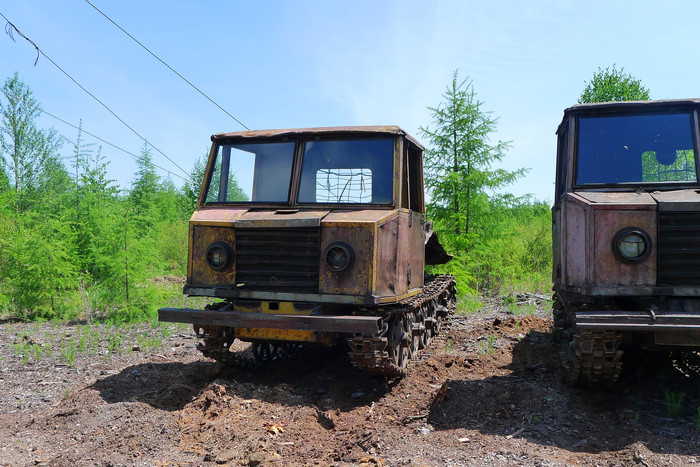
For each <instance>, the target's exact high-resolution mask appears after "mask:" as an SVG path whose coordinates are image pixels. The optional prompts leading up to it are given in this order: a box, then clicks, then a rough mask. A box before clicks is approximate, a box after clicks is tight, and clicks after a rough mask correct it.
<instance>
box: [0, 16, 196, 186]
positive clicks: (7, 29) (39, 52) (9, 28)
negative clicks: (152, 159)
mask: <svg viewBox="0 0 700 467" xmlns="http://www.w3.org/2000/svg"><path fill="white" fill-rule="evenodd" d="M0 16H2V17H3V18H4V19H5V21H7V24H8V26H6V27H5V32H6V33H7V35H8V36H10V39H12V40H13V41H14V40H15V38H14V37H13V36H12V30H14V31H15V32H16V33H17V34H19V35H20V37H22V38H23V39H25V40H26V41H27V42H29V43H30V44H32V46H34V48H35V49H36V53H37V57H36V60H35V61H34V66H36V63H37V61H38V60H39V56H40V55H43V56H44V57H45V58H46V59H47V60H48V61H49V62H51V63H52V64H53V66H55V67H56V68H58V70H59V71H60V72H61V73H63V74H64V75H66V76H67V77H68V78H69V79H70V80H71V81H73V82H74V83H75V84H76V85H77V86H78V87H79V88H80V89H82V90H83V91H84V92H85V93H86V94H88V95H89V96H90V97H92V98H93V99H94V100H96V101H97V102H98V103H99V104H100V105H102V107H104V108H105V109H107V111H108V112H109V113H111V114H112V115H113V116H114V118H116V119H117V120H119V121H120V122H121V123H122V125H124V126H125V127H127V128H128V129H129V130H131V132H132V133H134V134H135V135H136V136H138V137H139V138H141V140H143V141H144V142H145V143H147V144H149V145H150V146H151V147H152V148H153V149H155V150H156V151H157V152H158V153H160V154H161V155H162V156H163V157H165V158H166V159H167V160H169V161H170V162H171V163H172V164H173V165H174V166H175V167H177V168H178V169H180V171H182V173H183V174H185V175H186V176H189V174H188V173H187V172H186V171H185V169H183V168H182V167H180V166H179V165H178V163H177V162H175V161H174V160H172V159H171V158H170V157H168V156H167V155H166V154H165V153H164V152H163V151H161V150H160V149H158V148H157V147H156V146H154V145H153V144H152V143H149V142H148V140H147V139H146V138H144V137H143V136H141V134H139V132H137V131H136V130H134V129H133V128H132V127H131V126H130V125H129V124H128V123H126V122H125V121H124V120H123V119H122V118H121V117H119V115H117V114H116V113H114V111H113V110H112V109H110V108H109V107H108V106H107V104H105V103H104V102H102V101H101V100H100V99H98V98H97V96H95V95H94V94H93V93H91V92H90V91H88V90H87V89H85V87H84V86H83V85H82V84H80V83H79V82H78V81H76V80H75V78H73V77H72V76H71V75H69V74H68V72H66V71H65V70H64V69H63V68H61V67H60V66H59V65H58V63H56V62H54V61H53V60H52V59H51V57H49V56H48V55H46V54H45V53H44V51H43V50H41V49H40V48H39V46H38V45H36V43H35V42H34V41H33V40H31V39H29V38H28V37H27V36H25V35H24V34H22V32H21V31H20V30H19V29H17V26H15V25H14V24H12V22H10V20H9V19H7V17H6V16H5V15H3V14H2V13H0Z"/></svg>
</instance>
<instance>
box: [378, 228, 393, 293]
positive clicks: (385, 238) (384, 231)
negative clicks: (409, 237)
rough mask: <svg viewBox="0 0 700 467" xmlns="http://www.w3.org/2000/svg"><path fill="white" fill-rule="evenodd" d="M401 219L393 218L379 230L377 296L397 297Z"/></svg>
mask: <svg viewBox="0 0 700 467" xmlns="http://www.w3.org/2000/svg"><path fill="white" fill-rule="evenodd" d="M398 240H399V217H398V216H396V217H393V218H391V219H390V220H388V221H386V222H384V223H382V224H380V225H379V227H378V228H377V257H376V264H375V274H376V276H377V279H376V285H375V295H377V296H380V297H386V296H392V295H397V288H396V280H397V278H396V271H397V266H398V250H399V246H398Z"/></svg>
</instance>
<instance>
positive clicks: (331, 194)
mask: <svg viewBox="0 0 700 467" xmlns="http://www.w3.org/2000/svg"><path fill="white" fill-rule="evenodd" d="M316 202H317V203H371V202H372V171H371V170H370V169H319V170H318V171H317V172H316Z"/></svg>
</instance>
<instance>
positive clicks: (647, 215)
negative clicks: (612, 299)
mask: <svg viewBox="0 0 700 467" xmlns="http://www.w3.org/2000/svg"><path fill="white" fill-rule="evenodd" d="M596 207H597V206H596ZM594 211H595V221H594V222H595V240H594V246H593V248H594V251H595V262H594V268H595V270H594V276H593V282H594V283H596V284H615V285H640V286H645V285H646V286H653V285H655V284H656V244H655V243H656V238H657V235H656V210H647V211H623V210H619V211H608V210H598V209H594ZM625 227H639V228H641V229H643V230H645V231H646V232H647V233H648V234H649V236H650V237H651V239H652V243H653V245H652V248H653V250H652V252H651V255H650V256H649V258H647V259H646V260H645V261H643V262H641V263H639V264H624V263H622V262H620V260H618V259H617V258H616V257H615V254H614V252H613V245H612V240H613V237H614V236H615V234H616V233H617V232H619V231H620V230H622V229H623V228H625Z"/></svg>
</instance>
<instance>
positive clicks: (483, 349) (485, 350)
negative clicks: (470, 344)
mask: <svg viewBox="0 0 700 467" xmlns="http://www.w3.org/2000/svg"><path fill="white" fill-rule="evenodd" d="M497 340H498V334H491V335H490V336H487V337H486V338H485V339H484V340H481V341H480V342H479V354H481V355H487V354H488V355H493V354H494V353H496V341H497Z"/></svg>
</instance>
